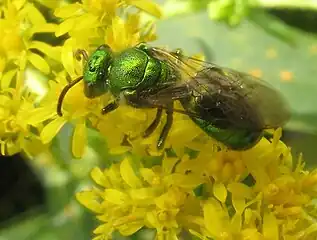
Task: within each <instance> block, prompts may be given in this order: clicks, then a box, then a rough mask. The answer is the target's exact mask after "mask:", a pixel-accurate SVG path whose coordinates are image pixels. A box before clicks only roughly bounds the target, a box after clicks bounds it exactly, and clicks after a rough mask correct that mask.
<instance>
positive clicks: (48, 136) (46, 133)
mask: <svg viewBox="0 0 317 240" xmlns="http://www.w3.org/2000/svg"><path fill="white" fill-rule="evenodd" d="M65 123H66V120H65V119H64V118H60V117H59V118H56V119H54V120H53V121H52V122H50V123H49V124H47V125H46V126H45V127H44V128H43V130H42V132H41V135H40V138H41V140H42V142H43V143H44V144H46V143H49V142H50V141H52V139H53V138H54V137H55V136H56V135H57V133H58V132H59V130H61V128H62V127H63V126H64V124H65Z"/></svg>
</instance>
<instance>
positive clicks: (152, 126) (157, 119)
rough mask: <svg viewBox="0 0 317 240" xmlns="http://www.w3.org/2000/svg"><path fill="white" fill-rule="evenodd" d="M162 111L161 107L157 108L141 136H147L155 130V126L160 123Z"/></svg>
mask: <svg viewBox="0 0 317 240" xmlns="http://www.w3.org/2000/svg"><path fill="white" fill-rule="evenodd" d="M162 112H163V109H162V108H158V109H157V112H156V116H155V118H154V120H153V122H152V123H151V124H150V126H148V128H147V129H146V130H145V131H144V133H143V136H142V137H143V138H147V137H148V136H150V135H151V134H152V133H153V132H154V131H155V129H156V128H157V126H158V125H159V123H160V120H161V117H162Z"/></svg>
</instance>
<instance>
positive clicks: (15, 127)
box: [0, 70, 41, 155]
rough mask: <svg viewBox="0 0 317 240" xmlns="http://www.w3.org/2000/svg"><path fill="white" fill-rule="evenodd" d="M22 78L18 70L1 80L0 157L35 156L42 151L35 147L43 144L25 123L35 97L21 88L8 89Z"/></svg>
mask: <svg viewBox="0 0 317 240" xmlns="http://www.w3.org/2000/svg"><path fill="white" fill-rule="evenodd" d="M21 78H22V76H21V74H20V72H19V71H16V70H11V71H8V72H5V73H4V74H3V76H2V77H1V78H0V83H1V88H0V155H14V154H16V153H18V152H21V151H24V152H25V153H27V154H35V153H38V152H39V150H40V149H39V148H37V151H36V149H34V145H35V144H37V146H40V145H41V142H40V141H39V139H38V138H37V136H36V132H32V131H31V129H30V127H29V126H28V124H27V122H26V121H25V120H26V119H27V118H28V116H29V113H30V111H32V110H33V109H34V106H33V101H34V99H35V95H34V94H31V93H30V92H29V91H28V90H27V89H24V90H23V91H22V89H21V86H19V87H16V88H13V87H6V86H12V85H13V84H12V82H16V83H17V84H18V83H19V82H21ZM22 93H23V94H22ZM36 127H38V128H39V129H40V128H41V126H39V125H37V126H36Z"/></svg>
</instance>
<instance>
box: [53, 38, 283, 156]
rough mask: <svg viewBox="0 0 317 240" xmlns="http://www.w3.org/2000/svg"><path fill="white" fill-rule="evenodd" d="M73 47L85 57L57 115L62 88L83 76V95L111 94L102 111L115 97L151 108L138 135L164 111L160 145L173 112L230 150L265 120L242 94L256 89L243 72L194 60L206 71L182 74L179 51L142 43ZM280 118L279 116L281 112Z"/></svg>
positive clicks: (257, 134)
mask: <svg viewBox="0 0 317 240" xmlns="http://www.w3.org/2000/svg"><path fill="white" fill-rule="evenodd" d="M79 51H80V53H81V54H82V55H83V56H84V57H85V59H86V65H85V68H84V74H83V77H80V78H78V79H76V80H75V81H73V82H72V83H70V84H69V86H67V87H65V89H64V90H63V92H62V94H61V96H60V99H59V103H58V108H57V112H58V114H59V115H62V113H61V103H62V101H63V97H64V96H65V94H66V92H67V91H68V90H69V89H70V88H71V87H72V86H73V85H74V84H76V83H77V82H78V81H80V80H81V79H83V81H84V93H85V95H86V96H87V97H88V98H94V97H98V96H100V95H102V94H104V93H106V92H110V93H111V94H113V95H114V96H115V99H116V100H115V101H114V102H112V103H110V104H108V105H107V106H105V107H104V108H103V109H102V113H103V114H106V113H108V112H111V111H113V110H115V109H116V108H117V107H118V106H119V102H120V101H121V100H124V101H125V102H126V103H127V104H129V105H131V106H133V107H136V108H157V115H156V117H155V119H154V121H153V122H152V124H151V125H150V126H149V127H148V128H147V129H146V131H145V132H144V134H143V137H147V136H149V135H150V134H151V133H153V132H154V130H155V129H156V128H157V126H158V124H159V122H160V119H161V116H162V111H163V110H165V111H166V123H165V125H164V128H163V130H162V132H161V135H160V137H159V140H158V144H157V146H158V148H162V147H163V145H164V141H165V139H166V138H167V135H168V132H169V130H170V128H171V126H172V122H173V112H179V113H183V114H187V115H188V116H189V117H190V118H191V119H192V120H193V121H194V122H195V123H196V124H197V125H198V126H199V127H200V128H201V129H202V130H203V131H205V132H206V133H207V134H208V135H209V136H211V137H213V138H215V139H216V140H218V141H220V142H222V143H224V144H225V145H227V146H228V147H229V148H231V149H235V150H242V149H247V148H250V147H252V146H254V145H255V144H256V143H257V142H258V141H259V139H260V138H261V137H262V135H263V126H264V125H265V124H264V122H262V120H261V116H260V114H259V113H260V111H259V110H256V105H251V104H249V103H248V101H247V100H246V99H243V96H242V95H247V94H248V93H247V92H244V89H247V88H250V89H252V88H254V89H256V87H258V86H257V84H254V85H252V84H253V83H252V84H251V85H250V84H249V85H248V86H247V85H245V86H244V85H243V84H242V83H240V79H239V77H240V78H241V79H242V78H246V77H245V76H242V75H241V76H240V75H238V74H237V72H234V71H232V72H231V76H229V75H228V74H226V72H222V71H221V69H220V68H217V67H215V66H214V65H206V66H204V65H203V62H199V61H198V60H195V63H196V64H197V63H198V65H201V66H202V69H203V70H206V71H205V72H207V73H205V72H204V71H200V72H197V73H196V74H195V75H193V76H190V75H188V79H186V78H185V79H184V78H183V77H182V75H184V73H185V70H183V68H182V67H180V65H179V64H180V63H181V64H185V62H182V58H183V56H182V55H181V53H180V52H179V51H176V52H165V51H163V50H161V49H158V48H151V47H149V46H147V45H145V44H139V45H137V46H135V47H132V48H129V49H126V50H124V51H122V52H119V53H113V52H112V50H111V49H110V47H108V46H107V45H102V46H100V47H99V48H98V49H97V50H96V51H95V52H93V54H92V55H91V56H89V57H88V55H87V53H86V52H85V51H84V50H79ZM236 75H237V76H236ZM236 77H237V81H235V78H236ZM195 85H198V86H199V87H198V88H196V87H195ZM259 86H260V85H259ZM261 86H262V85H261ZM263 86H264V85H263ZM197 89H204V90H203V91H200V90H197ZM263 89H264V90H268V93H274V94H273V95H272V96H273V97H272V98H277V99H279V98H278V94H277V93H275V92H274V91H273V90H272V91H271V90H270V88H268V87H265V88H263ZM175 100H179V101H180V102H181V103H182V105H183V108H184V109H182V110H179V109H175V108H174V107H173V102H174V101H175ZM235 106H237V108H236V109H235ZM239 106H241V109H239ZM274 114H275V112H274V113H273V115H274ZM281 119H282V120H284V117H282V118H281ZM282 120H279V121H280V122H281V121H282ZM278 123H279V122H278ZM272 125H273V124H272Z"/></svg>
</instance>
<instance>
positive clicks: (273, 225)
mask: <svg viewBox="0 0 317 240" xmlns="http://www.w3.org/2000/svg"><path fill="white" fill-rule="evenodd" d="M263 235H264V238H265V239H272V240H278V239H279V229H278V224H277V219H276V217H275V216H274V214H273V213H264V217H263Z"/></svg>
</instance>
